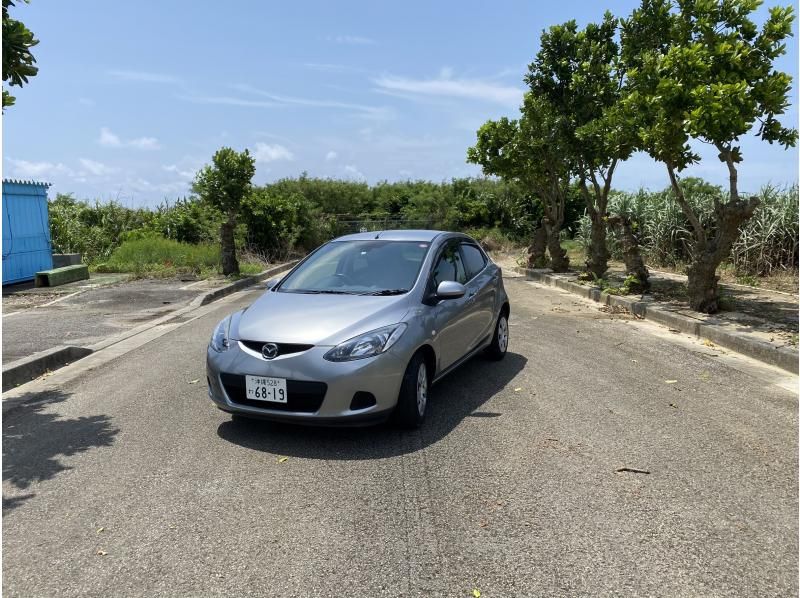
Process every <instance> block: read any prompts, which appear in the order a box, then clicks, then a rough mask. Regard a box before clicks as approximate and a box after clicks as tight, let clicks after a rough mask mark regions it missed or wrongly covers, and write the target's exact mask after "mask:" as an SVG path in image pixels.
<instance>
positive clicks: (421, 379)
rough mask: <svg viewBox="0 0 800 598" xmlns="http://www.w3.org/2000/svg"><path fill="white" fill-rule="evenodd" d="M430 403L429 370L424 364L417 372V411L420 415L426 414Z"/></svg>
mask: <svg viewBox="0 0 800 598" xmlns="http://www.w3.org/2000/svg"><path fill="white" fill-rule="evenodd" d="M427 402H428V369H427V368H426V367H425V364H424V363H422V364H420V366H419V370H417V411H419V414H420V415H423V414H424V413H425V405H426V404H427Z"/></svg>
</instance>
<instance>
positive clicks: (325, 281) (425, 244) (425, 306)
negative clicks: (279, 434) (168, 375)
mask: <svg viewBox="0 0 800 598" xmlns="http://www.w3.org/2000/svg"><path fill="white" fill-rule="evenodd" d="M267 287H268V290H267V291H266V292H265V293H264V294H263V295H261V297H259V298H258V299H257V300H256V301H255V302H254V303H253V304H252V305H251V306H250V307H247V308H246V309H243V310H241V311H238V312H236V313H234V314H232V315H230V316H228V317H227V318H225V319H224V320H222V321H221V322H220V323H219V324H218V325H217V327H216V328H215V330H214V332H213V335H212V337H211V342H210V343H209V346H208V358H207V362H206V363H207V368H206V369H207V374H208V394H209V397H210V398H211V400H212V401H213V402H214V403H215V404H216V406H217V407H219V408H220V409H222V410H224V411H228V412H230V413H233V414H239V415H244V416H251V417H261V418H268V419H273V420H281V421H291V422H296V423H308V424H335V425H342V424H344V425H347V424H368V423H377V422H380V421H383V420H386V419H387V418H389V417H392V418H393V419H394V420H395V421H396V422H397V423H398V424H399V425H402V426H405V427H416V426H419V425H420V424H421V423H422V421H423V419H424V418H425V410H426V406H427V402H428V392H429V390H430V386H431V384H433V383H434V382H437V381H438V380H440V379H441V378H443V377H444V376H446V375H447V374H448V373H450V372H452V371H453V370H454V369H455V368H456V367H458V366H459V365H461V364H462V363H464V362H465V361H467V360H468V359H469V358H471V357H472V356H474V355H475V354H477V353H479V352H484V353H486V355H487V356H488V357H489V358H491V359H495V360H499V359H502V358H503V356H504V355H505V353H506V349H507V348H508V316H509V312H510V306H509V302H508V295H507V294H506V291H505V288H504V287H503V277H502V275H501V271H500V268H499V267H498V266H497V265H495V264H494V263H493V262H492V260H491V259H489V257H488V256H487V255H486V254H485V253H484V251H483V250H482V249H481V247H480V246H479V245H478V243H476V242H475V241H474V240H473V239H471V238H470V237H468V236H466V235H463V234H460V233H447V232H440V231H430V230H404V231H383V232H377V233H376V232H370V233H360V234H355V235H348V236H345V237H340V238H338V239H335V240H333V241H331V242H329V243H326V244H325V245H323V246H321V247H320V248H318V249H317V250H315V251H314V252H313V253H311V254H310V255H308V256H307V257H306V258H305V259H304V260H303V261H302V262H300V263H299V264H298V265H297V266H295V267H294V268H293V269H292V270H291V271H290V272H289V273H288V274H286V276H284V277H283V278H282V279H281V280H280V281H270V282H269V283H267Z"/></svg>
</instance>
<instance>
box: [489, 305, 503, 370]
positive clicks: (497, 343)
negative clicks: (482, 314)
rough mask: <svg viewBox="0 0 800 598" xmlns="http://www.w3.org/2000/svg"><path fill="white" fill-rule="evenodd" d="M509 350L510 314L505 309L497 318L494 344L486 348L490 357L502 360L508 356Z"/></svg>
mask: <svg viewBox="0 0 800 598" xmlns="http://www.w3.org/2000/svg"><path fill="white" fill-rule="evenodd" d="M507 350H508V314H506V312H505V311H503V312H501V313H500V317H499V318H497V325H496V326H495V327H494V337H492V344H491V345H489V346H488V347H487V348H486V356H487V357H488V358H489V359H493V360H495V361H500V360H501V359H503V357H505V356H506V351H507Z"/></svg>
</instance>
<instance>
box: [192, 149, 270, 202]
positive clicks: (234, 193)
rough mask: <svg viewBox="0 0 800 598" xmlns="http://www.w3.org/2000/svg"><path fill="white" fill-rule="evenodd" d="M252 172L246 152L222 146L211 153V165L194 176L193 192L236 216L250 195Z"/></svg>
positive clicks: (253, 169)
mask: <svg viewBox="0 0 800 598" xmlns="http://www.w3.org/2000/svg"><path fill="white" fill-rule="evenodd" d="M255 172H256V165H255V159H254V158H253V157H252V156H251V155H250V152H249V151H247V150H246V149H245V150H244V151H243V152H237V151H236V150H234V149H231V148H229V147H223V148H222V149H220V150H219V151H217V153H215V154H214V157H213V159H212V164H211V165H206V166H204V167H203V168H202V170H200V172H198V173H197V177H196V178H195V181H194V183H193V185H192V190H193V191H194V192H195V193H197V195H199V196H200V197H201V199H203V200H205V201H207V202H208V203H209V204H211V205H212V206H214V207H215V208H217V209H218V210H220V211H221V212H224V213H225V214H228V215H232V214H233V215H235V214H236V213H237V212H238V211H239V208H240V206H241V203H242V199H243V198H244V197H245V196H246V195H247V194H248V193H250V190H251V180H252V178H253V175H254V174H255Z"/></svg>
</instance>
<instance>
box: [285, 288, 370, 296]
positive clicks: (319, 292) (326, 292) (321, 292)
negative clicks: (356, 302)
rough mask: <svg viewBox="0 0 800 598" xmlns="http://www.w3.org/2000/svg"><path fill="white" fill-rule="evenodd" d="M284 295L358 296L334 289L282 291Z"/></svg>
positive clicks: (352, 292)
mask: <svg viewBox="0 0 800 598" xmlns="http://www.w3.org/2000/svg"><path fill="white" fill-rule="evenodd" d="M282 290H283V292H284V293H298V294H300V295H358V293H356V292H355V291H336V290H333V289H329V290H319V289H282Z"/></svg>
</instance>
